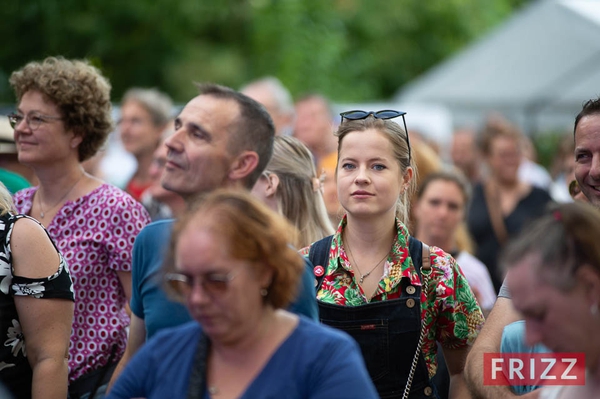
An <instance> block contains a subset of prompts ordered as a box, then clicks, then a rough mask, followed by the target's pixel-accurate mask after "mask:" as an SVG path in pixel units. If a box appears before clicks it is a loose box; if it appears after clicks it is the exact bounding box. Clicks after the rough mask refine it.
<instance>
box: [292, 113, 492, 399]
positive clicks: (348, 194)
mask: <svg viewBox="0 0 600 399" xmlns="http://www.w3.org/2000/svg"><path fill="white" fill-rule="evenodd" d="M341 115H342V123H341V124H340V126H339V129H338V131H337V132H336V136H337V137H338V140H339V141H338V165H337V171H336V178H337V187H338V198H339V200H340V203H341V205H342V206H343V208H344V209H345V211H346V215H345V216H344V218H343V219H342V221H341V222H340V225H339V227H338V230H337V232H336V233H335V234H334V235H333V236H332V237H328V238H325V239H323V240H321V241H318V242H316V243H313V244H312V245H311V246H310V248H304V249H303V250H302V253H303V254H304V255H308V256H309V258H310V259H311V260H312V262H313V264H314V265H316V266H315V269H314V271H315V276H316V277H317V280H318V282H317V284H318V286H317V300H318V303H319V317H320V319H321V321H322V322H323V323H325V324H328V325H330V326H334V327H336V328H339V329H342V330H344V331H346V332H348V333H349V334H350V335H351V336H353V337H354V338H355V339H356V341H357V342H358V343H359V345H360V347H361V350H362V353H363V356H364V359H365V362H366V364H367V369H368V370H369V373H370V375H371V378H372V380H373V383H374V384H375V387H376V388H377V390H378V393H379V395H380V396H381V398H411V399H416V398H431V397H436V396H437V392H436V387H435V386H434V385H433V384H432V383H431V378H432V377H433V376H434V375H435V374H436V368H437V364H436V352H437V344H436V341H439V342H440V343H441V345H442V347H443V349H444V357H445V359H446V363H447V364H448V370H449V372H450V376H451V383H450V385H451V387H450V397H451V398H464V397H468V393H467V392H466V387H465V386H464V381H463V380H462V370H463V365H464V360H465V358H466V355H467V352H468V348H469V345H470V344H471V343H472V342H473V340H474V339H475V337H476V336H477V333H478V331H479V329H480V327H481V325H482V323H483V316H482V313H481V310H480V308H479V306H478V305H477V302H476V300H475V298H474V296H473V293H472V291H471V289H470V288H469V285H468V283H467V281H466V279H465V277H464V275H463V274H462V272H461V271H460V269H459V267H458V265H457V264H456V262H455V260H454V259H453V258H452V257H451V256H450V255H449V254H447V253H445V252H444V251H442V250H441V249H439V248H434V247H431V248H428V247H427V246H426V245H422V243H421V242H420V241H418V240H416V239H414V238H412V237H410V236H409V233H408V230H407V228H406V225H405V223H406V220H407V218H408V206H409V204H408V199H409V198H410V195H411V192H412V190H413V185H414V183H413V182H414V173H415V171H414V166H413V159H412V156H411V150H410V142H409V138H408V135H407V133H406V124H404V130H403V129H402V128H401V127H400V125H398V124H397V123H396V122H393V121H391V120H389V119H392V118H396V117H399V116H402V117H403V119H404V113H403V112H398V111H379V112H374V113H373V112H365V111H350V112H344V113H342V114H341ZM423 255H425V256H423Z"/></svg>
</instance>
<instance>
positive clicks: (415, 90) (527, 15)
mask: <svg viewBox="0 0 600 399" xmlns="http://www.w3.org/2000/svg"><path fill="white" fill-rule="evenodd" d="M599 95H600V1H597V0H538V1H537V2H534V3H532V4H530V5H529V6H527V7H525V8H524V9H523V10H521V11H520V12H519V13H517V14H515V15H514V16H513V17H512V18H511V19H509V20H508V21H507V22H506V23H505V24H503V25H502V26H500V27H499V28H498V29H496V30H495V31H493V32H492V33H491V34H489V35H488V36H486V37H484V38H483V39H482V40H480V41H478V42H477V43H475V44H474V45H472V46H471V47H469V48H467V49H466V50H464V51H462V52H460V53H458V54H457V55H456V56H455V57H453V58H452V59H450V60H449V61H447V62H444V63H442V64H441V65H439V66H437V67H435V68H433V70H431V71H429V72H428V73H426V74H425V75H423V76H422V77H420V78H418V79H416V80H415V81H413V82H411V83H410V84H408V85H407V86H405V87H404V88H403V89H402V90H401V91H400V92H399V93H398V94H397V96H396V97H395V100H396V101H401V102H410V103H415V102H416V103H430V104H437V105H443V106H446V107H448V109H449V110H450V111H451V112H452V114H453V117H454V124H455V126H456V125H464V124H476V123H479V122H480V121H481V119H482V118H483V117H484V116H485V115H486V114H487V113H489V112H492V111H498V112H501V113H503V114H505V115H506V116H508V117H509V118H511V119H513V120H514V121H516V122H517V123H519V124H520V125H521V126H522V127H524V128H525V129H526V130H528V131H532V130H533V131H536V130H544V129H554V130H556V129H561V130H562V129H569V128H571V127H572V124H573V120H574V116H575V115H576V114H577V113H578V112H579V110H580V109H581V105H582V103H583V102H584V101H585V100H588V99H590V98H595V97H598V96H599Z"/></svg>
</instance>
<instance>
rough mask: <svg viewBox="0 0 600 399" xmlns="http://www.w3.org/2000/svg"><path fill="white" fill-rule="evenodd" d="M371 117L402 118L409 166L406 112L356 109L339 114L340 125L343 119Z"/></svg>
mask: <svg viewBox="0 0 600 399" xmlns="http://www.w3.org/2000/svg"><path fill="white" fill-rule="evenodd" d="M371 115H373V118H376V119H394V118H397V117H399V116H401V117H402V123H403V124H404V133H405V134H406V145H407V147H408V163H409V164H410V161H411V152H412V150H411V148H410V139H409V138H408V129H406V120H405V119H404V115H406V112H403V111H395V110H393V109H384V110H381V111H362V110H358V109H357V110H354V111H346V112H342V113H340V116H341V117H342V120H341V122H342V123H344V119H346V120H349V121H358V120H361V119H367V118H368V117H369V116H371Z"/></svg>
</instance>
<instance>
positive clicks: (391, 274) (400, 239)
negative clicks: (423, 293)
mask: <svg viewBox="0 0 600 399" xmlns="http://www.w3.org/2000/svg"><path fill="white" fill-rule="evenodd" d="M347 224H348V220H347V216H346V215H344V217H343V218H342V220H341V221H340V224H339V226H338V229H337V231H336V233H335V234H334V236H333V247H334V248H335V249H334V251H335V252H334V253H333V254H332V256H330V258H329V259H330V261H331V260H334V261H337V264H336V265H331V264H330V267H329V268H328V271H327V275H328V276H329V275H332V274H334V273H335V272H336V271H337V270H338V269H339V268H343V269H344V270H346V271H347V272H349V273H353V270H352V268H351V265H350V261H349V259H348V255H347V253H346V251H345V249H344V246H343V242H342V233H343V231H344V229H345V228H346V225H347ZM408 238H409V234H408V229H407V228H406V226H405V225H404V224H403V223H402V222H401V221H400V220H399V219H398V218H396V236H395V237H394V244H393V246H392V250H391V251H390V255H388V258H387V260H386V262H385V265H384V273H383V278H382V281H381V282H380V284H379V286H380V287H379V288H380V291H381V290H383V291H384V292H389V291H390V290H391V289H393V288H395V287H396V286H397V285H398V284H399V283H400V280H401V279H402V278H403V277H404V278H408V279H409V280H410V283H411V284H412V285H415V286H421V279H420V278H419V275H418V274H417V271H416V269H415V267H414V265H413V262H412V259H411V257H410V253H409V249H408ZM338 260H339V261H338ZM382 284H383V287H382ZM380 293H381V292H379V291H378V292H377V293H376V294H375V295H379V294H380Z"/></svg>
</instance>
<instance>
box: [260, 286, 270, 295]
mask: <svg viewBox="0 0 600 399" xmlns="http://www.w3.org/2000/svg"><path fill="white" fill-rule="evenodd" d="M268 293H269V291H267V289H266V288H261V289H260V295H262V296H267V294H268Z"/></svg>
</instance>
